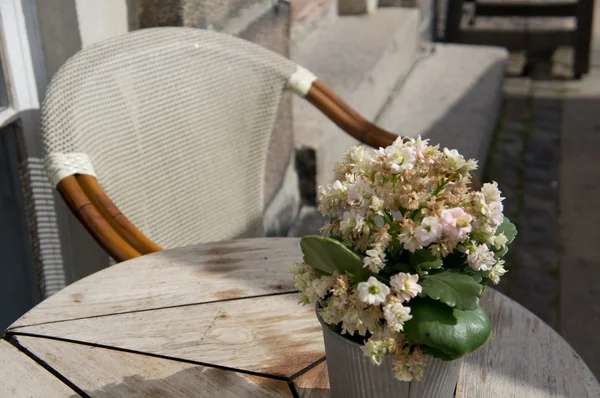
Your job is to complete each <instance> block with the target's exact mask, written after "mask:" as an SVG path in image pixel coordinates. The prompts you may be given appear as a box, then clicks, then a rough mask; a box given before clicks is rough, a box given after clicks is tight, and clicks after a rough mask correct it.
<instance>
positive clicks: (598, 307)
mask: <svg viewBox="0 0 600 398" xmlns="http://www.w3.org/2000/svg"><path fill="white" fill-rule="evenodd" d="M562 58H564V57H562ZM522 63H523V59H522V58H521V57H520V56H519V55H511V62H509V65H508V68H507V77H506V79H505V84H504V96H505V98H504V107H503V111H502V114H501V117H500V120H499V122H498V127H497V131H496V134H495V137H494V139H493V142H492V146H491V148H490V153H489V156H488V160H487V163H486V170H485V179H486V180H495V181H497V182H498V184H499V186H500V189H501V190H502V191H503V193H504V196H505V197H506V200H505V214H506V215H507V216H508V217H509V218H510V219H511V220H513V221H514V222H515V224H516V225H517V228H518V230H519V235H518V237H517V239H516V240H515V242H514V243H513V247H512V249H511V252H510V254H509V256H508V258H507V268H508V269H509V273H507V274H506V275H505V277H504V278H503V281H502V282H501V284H500V285H499V286H498V289H499V290H501V291H502V292H504V293H505V294H507V295H508V296H510V297H511V298H513V299H514V300H516V301H517V302H519V303H520V304H521V305H523V306H525V307H526V308H528V309H529V310H531V311H532V312H533V313H535V314H536V315H538V316H539V317H540V318H542V319H543V320H544V321H545V322H546V323H548V324H549V325H550V326H552V327H553V328H554V329H555V330H557V331H558V332H559V333H560V334H561V335H563V337H564V338H565V339H566V340H567V341H568V342H569V343H570V344H571V345H572V346H573V347H574V348H575V350H576V351H578V352H579V354H580V355H581V356H582V357H583V358H584V359H585V361H586V362H587V363H588V365H589V366H590V368H591V370H592V371H593V372H595V374H596V376H597V377H598V376H600V341H598V340H599V339H598V337H597V336H598V334H597V330H598V329H599V328H600V288H598V287H596V286H597V281H598V278H600V262H599V260H598V256H597V254H596V253H597V248H596V246H597V245H598V242H599V241H600V233H599V232H597V228H591V227H589V226H591V225H593V222H594V221H596V220H597V221H598V222H600V199H596V198H599V197H600V157H598V156H597V155H596V153H597V148H598V145H600V134H598V132H600V69H593V70H592V72H591V73H590V75H589V76H587V77H585V78H584V79H583V80H581V81H572V80H566V79H564V78H563V77H564V75H565V73H564V71H567V70H569V65H568V62H567V63H566V65H561V56H560V54H559V57H555V58H554V62H552V60H550V59H547V60H537V63H536V65H535V66H536V68H535V70H534V73H533V77H534V78H533V79H531V78H528V77H511V76H518V72H519V70H520V68H521V67H522ZM582 202H583V203H582ZM586 203H587V205H586Z"/></svg>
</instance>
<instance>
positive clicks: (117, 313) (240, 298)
mask: <svg viewBox="0 0 600 398" xmlns="http://www.w3.org/2000/svg"><path fill="white" fill-rule="evenodd" d="M295 293H298V290H289V291H286V292H277V293H265V294H257V295H254V296H244V297H233V298H228V299H221V300H212V301H200V302H196V303H186V304H175V305H167V306H164V307H156V308H143V309H140V310H131V311H123V312H114V313H111V314H98V315H90V316H82V317H78V318H71V319H60V320H58V321H47V322H40V323H31V324H27V325H19V326H15V327H13V328H10V327H9V328H8V329H7V330H6V332H5V333H7V334H8V333H11V331H13V330H17V329H21V328H28V327H31V326H40V325H49V324H54V323H63V322H72V321H80V320H83V319H94V318H104V317H109V316H115V315H125V314H135V313H138V312H148V311H160V310H168V309H171V308H181V307H191V306H194V305H204V304H214V303H224V302H228V301H237V300H246V299H255V298H262V297H270V296H283V295H286V294H295Z"/></svg>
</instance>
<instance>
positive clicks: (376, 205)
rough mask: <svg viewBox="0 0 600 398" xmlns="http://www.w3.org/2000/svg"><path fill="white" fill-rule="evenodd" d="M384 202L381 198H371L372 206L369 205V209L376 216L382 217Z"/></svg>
mask: <svg viewBox="0 0 600 398" xmlns="http://www.w3.org/2000/svg"><path fill="white" fill-rule="evenodd" d="M383 203H384V202H383V200H381V199H380V198H379V196H375V195H373V196H371V204H370V205H369V209H371V211H372V212H373V213H375V214H378V215H382V214H383Z"/></svg>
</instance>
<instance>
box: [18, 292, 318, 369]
mask: <svg viewBox="0 0 600 398" xmlns="http://www.w3.org/2000/svg"><path fill="white" fill-rule="evenodd" d="M297 301H298V298H297V296H296V294H295V293H290V294H283V295H276V296H266V297H256V298H248V299H239V300H231V301H223V302H217V303H206V304H199V305H191V306H184V307H174V308H166V309H160V310H150V311H142V312H133V313H127V314H120V315H113V316H105V317H95V318H86V319H79V320H74V321H68V322H57V323H46V324H41V325H34V326H26V327H22V328H17V329H14V330H13V332H15V333H25V334H32V335H39V336H50V337H56V338H61V339H68V340H74V341H80V342H85V343H88V344H94V345H101V346H107V347H118V348H121V349H126V350H132V351H136V352H141V353H147V354H154V355H161V356H166V357H169V358H179V359H183V360H186V361H194V362H196V363H199V364H211V365H217V366H222V367H227V368H231V369H240V370H244V371H248V372H256V373H261V374H267V375H274V376H282V377H291V376H293V375H294V374H295V373H297V372H300V371H302V370H303V369H304V368H306V367H308V366H310V365H311V364H313V363H314V362H316V361H318V360H319V359H321V358H323V357H324V356H325V351H324V347H323V335H322V331H321V326H320V324H319V322H318V321H317V318H316V316H315V313H314V309H313V308H311V307H301V306H298V305H297Z"/></svg>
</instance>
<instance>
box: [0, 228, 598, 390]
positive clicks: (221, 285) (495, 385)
mask: <svg viewBox="0 0 600 398" xmlns="http://www.w3.org/2000/svg"><path fill="white" fill-rule="evenodd" d="M300 258H301V253H300V249H299V242H298V240H297V239H291V238H289V239H285V238H284V239H275V238H262V239H248V240H238V241H228V242H219V243H210V244H202V245H197V246H191V247H186V248H179V249H174V250H167V251H164V252H161V253H155V254H151V255H148V256H144V257H141V258H137V259H135V260H131V261H126V262H124V263H120V264H117V265H115V266H112V267H110V268H107V269H105V270H103V271H101V272H98V273H96V274H94V275H91V276H89V277H87V278H85V279H83V280H81V281H79V282H77V283H74V284H72V285H70V286H68V287H67V288H65V289H64V290H62V291H61V292H60V293H58V294H56V295H54V296H52V297H51V298H49V299H48V300H46V301H44V302H42V303H41V304H39V305H38V306H37V307H35V308H34V309H33V310H31V311H30V312H28V313H27V314H25V315H24V316H23V317H22V318H20V319H19V320H18V321H17V322H15V323H14V324H13V325H12V326H11V327H10V328H9V329H8V331H7V332H6V335H5V338H6V339H8V340H9V341H10V342H11V343H12V344H13V345H14V346H16V347H17V348H19V349H20V350H21V353H18V352H17V353H18V354H20V355H23V353H24V354H27V355H28V356H29V357H30V358H32V359H34V360H35V361H37V362H38V364H40V365H41V366H43V367H45V369H43V370H44V371H46V372H48V374H52V375H53V378H50V380H51V381H52V382H53V383H56V380H60V382H61V383H63V384H64V385H66V386H68V387H70V389H72V390H74V391H75V392H76V393H78V394H80V395H83V396H92V397H134V396H135V397H149V396H160V397H166V396H174V397H211V396H218V397H220V398H222V397H282V396H283V397H294V396H296V397H298V396H300V397H327V396H329V390H328V379H327V365H326V362H325V353H324V349H323V340H322V334H321V328H320V326H319V323H318V321H317V319H316V317H315V315H314V312H313V309H312V308H310V307H301V306H299V305H298V304H297V296H296V292H295V288H294V285H293V281H292V279H291V276H290V275H289V274H288V269H289V267H290V265H291V264H292V263H293V262H294V261H297V260H299V259H300ZM482 302H483V306H484V307H485V308H486V309H487V311H488V313H489V315H490V319H491V321H492V325H493V330H494V339H493V340H492V341H491V342H490V343H489V344H487V345H486V346H485V347H484V348H483V349H481V350H479V351H477V352H474V353H472V354H470V355H469V356H467V357H466V358H465V361H464V364H463V367H462V369H461V376H460V380H459V382H458V386H457V391H456V397H469V398H480V397H502V398H506V397H519V398H520V397H527V398H534V397H577V398H583V397H594V398H597V397H600V385H599V384H598V382H597V380H596V379H595V378H594V376H593V375H592V373H591V372H590V370H589V369H588V367H587V366H586V365H585V363H584V362H583V361H582V360H581V359H580V357H579V356H578V355H577V353H575V352H574V351H573V349H572V348H571V347H570V346H569V345H568V344H567V343H566V342H565V341H564V340H563V339H562V338H561V337H560V336H559V335H558V334H556V333H555V332H554V331H553V330H552V329H551V328H549V327H548V326H547V325H545V324H544V323H543V322H542V321H541V320H540V319H539V318H537V317H536V316H534V315H533V314H531V313H530V312H528V311H527V310H525V309H524V308H523V307H521V306H520V305H519V304H516V303H515V302H513V301H512V300H510V299H508V298H507V297H505V296H503V295H502V294H500V293H497V292H495V291H494V290H492V289H488V291H487V293H486V294H485V296H484V297H483V299H482ZM4 343H6V342H4ZM11 352H12V355H15V354H16V353H15V350H12V351H11ZM23 356H24V355H23ZM30 358H27V359H30ZM0 363H3V362H1V361H0ZM31 364H34V365H37V364H35V363H34V362H32V361H31V363H30V365H31ZM0 371H2V372H3V374H5V373H4V370H1V369H0ZM12 373H18V372H15V371H13V372H12ZM22 376H23V377H22V379H23V383H25V384H27V383H28V380H30V378H29V375H28V374H23V375H22ZM46 376H47V375H46ZM46 379H47V377H46ZM46 379H42V378H40V379H39V380H46ZM46 382H47V383H48V391H49V392H50V391H52V395H51V396H52V397H60V396H70V395H69V394H73V391H70V390H69V391H70V392H67V393H64V394H60V393H59V392H57V391H59V389H57V388H56V386H55V385H54V386H51V385H50V384H52V383H50V382H49V381H40V383H46ZM13 384H14V383H13ZM50 388H54V390H50ZM2 389H3V382H2V381H0V396H8V395H6V393H5V391H6V390H5V391H2ZM23 390H25V385H24V387H23ZM23 395H26V394H23ZM10 396H15V395H10ZM17 396H18V395H17ZM27 396H28V395H27ZM48 396H50V395H48Z"/></svg>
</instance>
